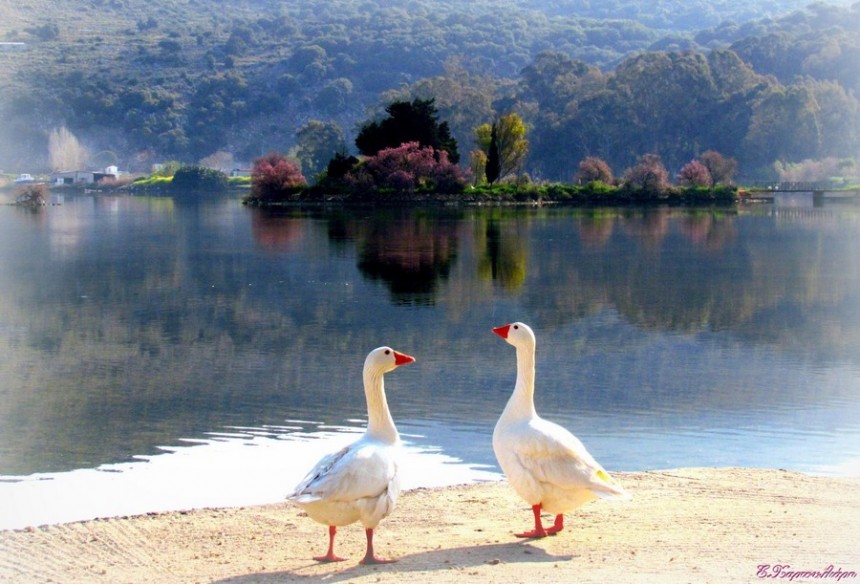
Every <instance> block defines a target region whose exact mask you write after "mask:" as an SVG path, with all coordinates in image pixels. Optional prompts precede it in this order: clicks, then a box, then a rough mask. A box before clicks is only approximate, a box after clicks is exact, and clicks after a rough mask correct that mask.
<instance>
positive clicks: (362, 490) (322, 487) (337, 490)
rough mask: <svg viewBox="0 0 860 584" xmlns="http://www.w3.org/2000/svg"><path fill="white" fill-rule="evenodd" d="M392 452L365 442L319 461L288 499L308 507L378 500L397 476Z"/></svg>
mask: <svg viewBox="0 0 860 584" xmlns="http://www.w3.org/2000/svg"><path fill="white" fill-rule="evenodd" d="M392 448H393V447H391V446H386V445H379V444H376V443H373V442H367V441H364V440H359V441H358V442H356V443H353V444H351V445H350V446H347V447H346V448H342V449H341V450H339V451H337V452H335V453H332V454H330V455H328V456H326V457H324V458H323V459H322V460H320V461H319V462H318V463H317V465H316V466H315V467H314V468H313V469H312V470H311V471H310V472H309V473H308V475H307V476H306V477H305V478H304V479H303V480H302V481H301V482H300V483H299V484H298V486H297V487H296V489H295V491H294V492H293V493H292V494H291V495H289V496H288V497H287V498H288V499H290V500H292V501H295V502H297V503H309V502H312V501H318V500H322V499H326V500H335V501H354V500H357V499H362V498H367V497H376V496H379V495H380V494H381V493H383V492H384V491H385V490H386V489H387V488H388V486H389V484H390V483H391V481H392V480H393V479H394V478H395V476H396V475H397V460H396V458H395V456H394V452H393V450H392Z"/></svg>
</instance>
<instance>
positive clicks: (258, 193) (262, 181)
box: [251, 152, 307, 200]
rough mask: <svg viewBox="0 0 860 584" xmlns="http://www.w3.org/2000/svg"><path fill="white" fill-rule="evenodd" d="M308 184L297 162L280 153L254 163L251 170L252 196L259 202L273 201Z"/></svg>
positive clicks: (264, 157) (271, 154) (269, 155)
mask: <svg viewBox="0 0 860 584" xmlns="http://www.w3.org/2000/svg"><path fill="white" fill-rule="evenodd" d="M306 184H307V181H306V180H305V177H304V176H303V175H302V173H301V171H300V170H299V167H298V165H296V163H295V162H292V161H291V160H289V159H288V158H287V157H286V156H284V155H282V154H278V153H275V152H273V153H270V154H267V155H265V156H263V157H261V158H258V159H257V160H255V161H254V167H253V168H252V169H251V194H252V197H253V198H255V199H257V200H271V199H276V198H278V197H279V196H283V195H285V194H289V193H291V192H294V191H296V190H298V189H299V188H300V187H302V186H304V185H306Z"/></svg>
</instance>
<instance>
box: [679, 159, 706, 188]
mask: <svg viewBox="0 0 860 584" xmlns="http://www.w3.org/2000/svg"><path fill="white" fill-rule="evenodd" d="M678 183H679V184H681V185H683V186H686V187H710V186H713V184H714V181H713V179H712V178H711V172H710V171H709V170H708V167H707V166H705V165H704V164H702V163H701V161H699V160H691V161H690V162H688V163H687V164H685V165H684V167H683V168H681V170H680V172H678Z"/></svg>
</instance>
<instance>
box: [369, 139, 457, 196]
mask: <svg viewBox="0 0 860 584" xmlns="http://www.w3.org/2000/svg"><path fill="white" fill-rule="evenodd" d="M362 173H364V174H366V175H369V176H370V177H371V178H372V179H373V183H374V185H375V186H376V187H377V188H389V189H393V190H395V191H397V192H413V191H415V190H427V191H435V192H457V191H459V190H461V189H462V188H463V186H464V185H465V184H466V176H465V174H464V172H463V170H462V169H461V168H460V167H459V166H457V165H456V164H453V163H452V162H451V161H450V160H449V158H448V153H447V152H446V151H444V150H436V149H435V148H433V147H431V146H426V147H423V148H422V147H421V145H420V144H419V143H418V142H405V143H403V144H401V145H400V146H398V147H396V148H384V149H382V150H380V151H379V152H378V153H377V154H376V155H375V156H370V157H368V158H367V160H366V161H365V164H364V165H363V166H362V167H361V168H360V169H359V170H358V171H357V173H355V174H354V176H353V184H366V181H367V177H363V176H361V175H362Z"/></svg>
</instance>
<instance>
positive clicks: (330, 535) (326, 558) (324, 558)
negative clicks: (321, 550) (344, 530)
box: [314, 525, 346, 562]
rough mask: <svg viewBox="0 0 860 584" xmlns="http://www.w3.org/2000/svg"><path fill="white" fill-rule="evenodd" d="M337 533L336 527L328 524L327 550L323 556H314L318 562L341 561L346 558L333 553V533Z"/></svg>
mask: <svg viewBox="0 0 860 584" xmlns="http://www.w3.org/2000/svg"><path fill="white" fill-rule="evenodd" d="M335 533H337V527H336V526H334V525H329V526H328V552H327V553H326V555H324V556H314V559H315V560H316V561H318V562H342V561H344V560H345V559H346V558H341V557H338V556H336V555H334V535H335Z"/></svg>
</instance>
